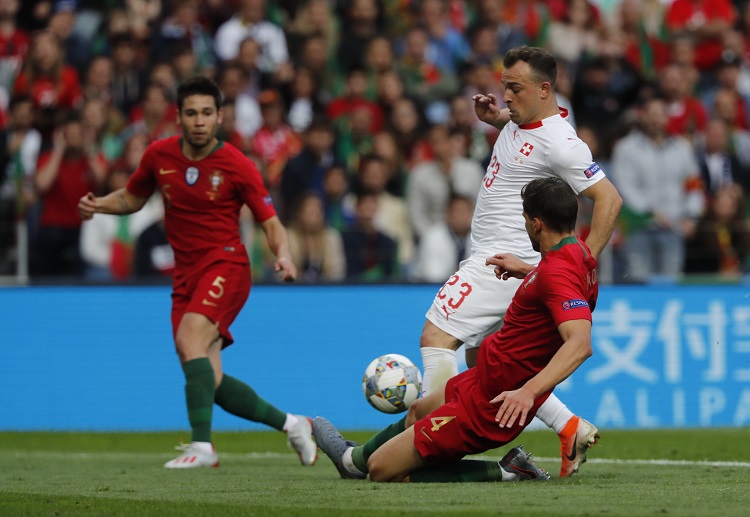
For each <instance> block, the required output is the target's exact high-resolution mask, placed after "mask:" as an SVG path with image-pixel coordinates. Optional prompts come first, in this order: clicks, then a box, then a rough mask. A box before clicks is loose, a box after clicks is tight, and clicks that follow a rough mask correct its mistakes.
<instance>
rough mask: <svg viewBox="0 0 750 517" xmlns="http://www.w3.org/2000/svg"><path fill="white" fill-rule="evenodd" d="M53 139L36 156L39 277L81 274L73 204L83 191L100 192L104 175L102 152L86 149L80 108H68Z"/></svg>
mask: <svg viewBox="0 0 750 517" xmlns="http://www.w3.org/2000/svg"><path fill="white" fill-rule="evenodd" d="M53 143H54V145H53V148H52V150H51V151H48V152H46V153H44V154H42V155H41V157H40V158H39V164H38V169H37V175H36V188H37V190H38V192H39V194H40V196H41V201H42V213H41V218H40V222H39V236H38V243H37V254H36V256H37V259H38V260H39V269H38V271H37V272H38V273H39V274H40V275H43V276H48V275H61V274H67V275H71V274H76V273H80V269H81V267H80V266H81V262H80V253H79V246H80V232H81V218H80V217H79V216H78V214H77V213H76V211H75V207H76V204H77V202H78V200H79V199H80V198H81V197H82V196H85V195H86V193H87V192H101V190H102V189H103V188H104V185H105V183H106V180H107V164H106V161H105V160H104V157H103V156H101V155H92V154H88V153H87V150H86V149H84V140H83V127H82V124H81V119H80V116H79V115H78V113H76V112H71V113H70V115H68V118H67V119H65V121H64V122H63V123H62V124H61V125H60V127H58V128H57V129H56V130H55V135H54V140H53Z"/></svg>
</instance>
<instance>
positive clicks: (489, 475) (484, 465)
mask: <svg viewBox="0 0 750 517" xmlns="http://www.w3.org/2000/svg"><path fill="white" fill-rule="evenodd" d="M409 479H410V480H411V482H412V483H463V482H466V481H474V482H476V481H502V480H503V473H502V467H501V466H500V464H499V463H498V462H497V461H481V460H461V461H457V462H456V463H454V464H452V465H446V466H440V467H427V468H424V469H422V470H418V471H417V472H414V473H412V474H411V475H410V476H409Z"/></svg>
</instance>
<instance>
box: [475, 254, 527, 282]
mask: <svg viewBox="0 0 750 517" xmlns="http://www.w3.org/2000/svg"><path fill="white" fill-rule="evenodd" d="M485 265H487V266H495V276H496V277H497V278H498V279H500V280H507V279H509V278H521V279H523V278H526V275H528V274H529V273H531V271H533V270H534V266H532V265H531V264H527V263H526V262H524V261H523V260H521V259H520V258H518V257H516V256H515V255H513V254H512V253H498V254H496V255H494V256H492V257H490V258H488V259H487V260H486V261H485Z"/></svg>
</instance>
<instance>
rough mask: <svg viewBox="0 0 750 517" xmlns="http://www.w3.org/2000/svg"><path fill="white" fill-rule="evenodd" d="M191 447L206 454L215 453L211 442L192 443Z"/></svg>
mask: <svg viewBox="0 0 750 517" xmlns="http://www.w3.org/2000/svg"><path fill="white" fill-rule="evenodd" d="M190 446H191V447H193V448H194V449H198V450H199V451H201V452H206V453H209V454H213V453H214V446H213V445H211V442H192V443H191V444H190Z"/></svg>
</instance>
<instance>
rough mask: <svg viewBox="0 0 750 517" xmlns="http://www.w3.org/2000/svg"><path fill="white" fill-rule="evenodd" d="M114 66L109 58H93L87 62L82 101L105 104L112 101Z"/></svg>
mask: <svg viewBox="0 0 750 517" xmlns="http://www.w3.org/2000/svg"><path fill="white" fill-rule="evenodd" d="M113 78H114V66H113V64H112V58H111V57H109V56H95V57H93V58H92V59H91V61H90V62H89V65H88V68H87V69H86V75H85V76H84V84H83V97H84V99H100V100H102V101H104V102H106V103H107V104H111V103H112V102H113V101H114V92H113V91H112V81H113Z"/></svg>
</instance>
